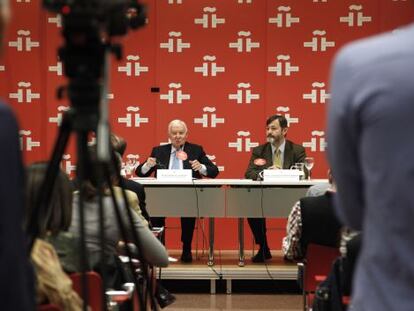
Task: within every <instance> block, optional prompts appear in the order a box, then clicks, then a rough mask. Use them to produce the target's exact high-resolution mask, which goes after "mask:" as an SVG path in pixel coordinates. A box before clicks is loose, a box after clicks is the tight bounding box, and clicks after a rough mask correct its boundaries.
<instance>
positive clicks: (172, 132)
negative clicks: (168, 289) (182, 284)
mask: <svg viewBox="0 0 414 311" xmlns="http://www.w3.org/2000/svg"><path fill="white" fill-rule="evenodd" d="M168 137H169V139H170V141H171V143H170V144H167V145H163V146H157V147H154V148H153V149H152V151H151V155H150V157H149V158H148V159H147V160H146V161H145V162H144V163H141V164H140V165H139V166H138V167H137V169H136V170H135V173H136V174H137V176H140V177H148V176H150V175H151V174H152V173H155V174H156V171H157V169H158V168H164V169H191V170H192V175H193V178H202V177H210V178H215V177H216V176H217V175H218V173H219V171H218V168H217V166H216V165H214V164H213V163H212V162H211V161H210V160H209V158H208V157H207V155H206V153H205V152H204V149H203V147H201V146H200V145H196V144H192V143H190V142H188V141H187V137H188V130H187V125H186V124H185V123H184V122H183V121H181V120H173V121H171V122H170V123H169V125H168ZM151 223H152V225H153V226H155V227H164V226H165V217H155V218H152V219H151ZM194 227H195V218H194V217H181V242H182V243H183V251H182V254H181V261H182V262H186V263H189V262H192V260H193V257H192V254H191V243H192V240H193V234H194Z"/></svg>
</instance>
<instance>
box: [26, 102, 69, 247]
mask: <svg viewBox="0 0 414 311" xmlns="http://www.w3.org/2000/svg"><path fill="white" fill-rule="evenodd" d="M70 119H71V112H70V110H69V111H67V112H65V114H64V115H63V120H62V124H61V126H60V128H59V133H58V138H57V140H56V143H55V146H54V149H53V153H52V157H51V160H50V161H49V164H48V166H47V170H46V176H45V179H44V180H43V183H42V187H41V191H40V194H39V198H38V201H37V202H36V206H35V207H34V208H33V210H32V214H31V215H29V217H28V224H27V228H26V230H27V234H28V236H29V238H30V248H29V249H30V250H31V249H32V247H33V244H34V241H35V239H36V238H37V237H39V235H40V234H42V233H44V232H42V231H43V230H45V225H46V223H47V221H48V218H49V215H50V209H49V202H50V197H51V195H52V190H53V187H54V184H55V180H56V177H57V174H58V171H59V167H60V161H61V160H62V156H63V153H64V152H65V149H66V146H67V143H68V140H69V136H70V133H71V131H72V125H71V120H70ZM37 219H42V220H43V222H42V223H38V222H37V221H36V220H37Z"/></svg>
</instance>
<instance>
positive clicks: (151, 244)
mask: <svg viewBox="0 0 414 311" xmlns="http://www.w3.org/2000/svg"><path fill="white" fill-rule="evenodd" d="M132 218H133V223H134V228H135V230H136V231H137V233H138V241H139V243H140V245H141V248H142V251H143V257H144V259H145V260H146V261H147V262H148V263H149V264H150V265H153V266H157V267H166V266H168V253H167V250H166V249H165V247H164V245H162V243H161V242H160V241H159V240H158V239H157V238H156V237H155V236H154V234H153V233H152V232H151V230H150V229H149V228H148V226H146V225H145V224H144V223H143V222H142V220H141V219H140V218H139V217H138V216H137V215H136V214H135V213H132Z"/></svg>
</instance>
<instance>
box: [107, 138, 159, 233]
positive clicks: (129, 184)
mask: <svg viewBox="0 0 414 311" xmlns="http://www.w3.org/2000/svg"><path fill="white" fill-rule="evenodd" d="M111 144H112V147H113V148H114V150H115V152H118V153H119V154H120V155H121V157H123V156H124V153H125V150H126V148H127V142H126V141H125V139H123V138H122V137H119V136H117V135H115V134H113V133H112V134H111ZM122 180H123V183H124V185H125V189H128V190H130V191H132V192H134V193H135V194H136V195H137V197H138V201H139V208H140V209H141V213H142V216H144V218H145V219H146V220H147V221H148V223H149V225H150V226H151V222H150V216H149V214H148V211H147V204H146V202H145V199H146V197H145V190H144V187H143V186H142V185H141V184H140V183H138V182H136V181H133V180H129V179H127V178H125V177H123V176H122Z"/></svg>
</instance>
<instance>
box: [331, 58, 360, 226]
mask: <svg viewBox="0 0 414 311" xmlns="http://www.w3.org/2000/svg"><path fill="white" fill-rule="evenodd" d="M346 51H347V50H345V51H342V53H341V54H339V56H338V58H337V59H336V62H335V64H334V67H333V68H334V69H333V74H332V81H331V87H332V100H331V104H330V109H329V114H328V144H329V148H328V157H329V161H330V165H331V167H332V173H333V175H334V178H335V181H336V184H337V189H338V192H337V196H336V204H335V207H336V211H337V214H338V216H339V218H340V219H341V220H342V221H343V222H344V223H345V224H346V225H348V226H350V227H352V228H353V229H357V230H359V229H361V227H362V223H363V214H364V202H363V191H364V189H363V186H362V175H361V168H360V166H359V161H358V157H357V155H358V145H359V138H358V137H359V135H358V133H359V131H360V128H359V124H358V115H357V111H358V110H357V109H355V107H354V106H355V105H354V104H355V103H354V102H353V101H354V98H353V94H354V92H353V90H356V89H357V86H354V85H353V83H354V82H352V80H353V77H352V67H351V66H350V64H351V63H352V53H346ZM344 52H345V53H344ZM348 52H349V50H348Z"/></svg>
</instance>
